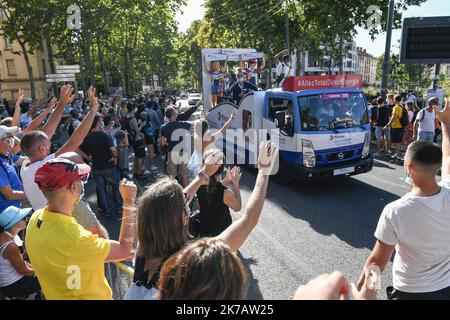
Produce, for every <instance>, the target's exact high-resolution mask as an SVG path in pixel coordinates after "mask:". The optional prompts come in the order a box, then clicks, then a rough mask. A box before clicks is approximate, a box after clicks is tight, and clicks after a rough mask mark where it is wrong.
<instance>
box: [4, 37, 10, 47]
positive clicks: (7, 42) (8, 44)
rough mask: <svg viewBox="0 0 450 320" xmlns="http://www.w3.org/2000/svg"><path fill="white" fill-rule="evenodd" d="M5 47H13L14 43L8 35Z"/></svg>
mask: <svg viewBox="0 0 450 320" xmlns="http://www.w3.org/2000/svg"><path fill="white" fill-rule="evenodd" d="M5 49H12V43H11V40H9V38H8V37H5Z"/></svg>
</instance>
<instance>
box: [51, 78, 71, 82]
mask: <svg viewBox="0 0 450 320" xmlns="http://www.w3.org/2000/svg"><path fill="white" fill-rule="evenodd" d="M46 81H47V82H74V81H75V78H48V79H47V80H46Z"/></svg>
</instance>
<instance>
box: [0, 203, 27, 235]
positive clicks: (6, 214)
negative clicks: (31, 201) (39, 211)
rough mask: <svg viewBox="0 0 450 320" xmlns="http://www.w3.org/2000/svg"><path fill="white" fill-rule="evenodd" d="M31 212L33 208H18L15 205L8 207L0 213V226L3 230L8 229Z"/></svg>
mask: <svg viewBox="0 0 450 320" xmlns="http://www.w3.org/2000/svg"><path fill="white" fill-rule="evenodd" d="M32 213H33V209H31V208H27V209H19V208H17V207H8V208H6V209H5V210H4V211H3V212H2V213H0V226H1V227H2V228H3V229H4V230H8V229H9V228H11V227H12V226H14V225H15V224H16V223H18V222H19V221H20V220H23V219H24V218H26V217H27V216H30V215H31V214H32Z"/></svg>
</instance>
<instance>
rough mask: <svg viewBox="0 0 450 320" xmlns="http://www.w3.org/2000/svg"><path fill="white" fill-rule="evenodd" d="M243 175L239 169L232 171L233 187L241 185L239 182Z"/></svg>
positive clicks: (235, 168)
mask: <svg viewBox="0 0 450 320" xmlns="http://www.w3.org/2000/svg"><path fill="white" fill-rule="evenodd" d="M241 177H242V173H241V169H240V168H239V167H234V168H233V169H231V173H230V178H231V182H232V183H233V185H239V181H240V180H241Z"/></svg>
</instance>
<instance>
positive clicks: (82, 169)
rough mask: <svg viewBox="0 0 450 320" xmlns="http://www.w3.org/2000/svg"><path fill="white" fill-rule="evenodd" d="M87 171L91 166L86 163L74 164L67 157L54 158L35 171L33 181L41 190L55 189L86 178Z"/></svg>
mask: <svg viewBox="0 0 450 320" xmlns="http://www.w3.org/2000/svg"><path fill="white" fill-rule="evenodd" d="M89 172H91V167H89V166H88V165H87V164H76V163H74V162H72V161H70V160H67V159H62V158H56V159H53V160H49V161H47V162H46V163H44V164H43V165H42V167H40V168H39V169H38V170H37V171H36V176H35V178H34V182H36V183H37V185H38V186H39V189H41V190H42V191H55V190H59V189H61V188H64V187H65V186H68V185H69V184H71V183H72V182H75V181H81V180H83V179H85V178H87V177H88V174H89Z"/></svg>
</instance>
